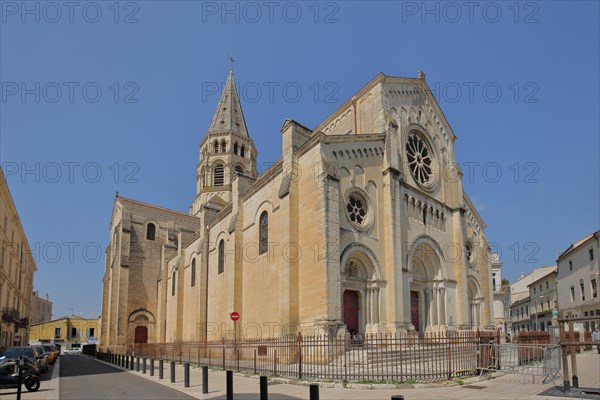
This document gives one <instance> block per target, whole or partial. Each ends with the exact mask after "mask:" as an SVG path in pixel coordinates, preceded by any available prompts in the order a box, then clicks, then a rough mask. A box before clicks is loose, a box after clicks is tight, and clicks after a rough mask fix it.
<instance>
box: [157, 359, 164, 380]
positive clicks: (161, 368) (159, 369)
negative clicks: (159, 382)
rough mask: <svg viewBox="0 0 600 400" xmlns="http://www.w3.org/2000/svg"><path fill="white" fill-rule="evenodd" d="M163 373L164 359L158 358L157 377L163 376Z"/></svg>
mask: <svg viewBox="0 0 600 400" xmlns="http://www.w3.org/2000/svg"><path fill="white" fill-rule="evenodd" d="M164 374H165V368H164V361H163V360H158V379H162V378H164Z"/></svg>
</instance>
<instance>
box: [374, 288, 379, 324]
mask: <svg viewBox="0 0 600 400" xmlns="http://www.w3.org/2000/svg"><path fill="white" fill-rule="evenodd" d="M373 323H374V324H379V287H377V286H375V287H374V288H373Z"/></svg>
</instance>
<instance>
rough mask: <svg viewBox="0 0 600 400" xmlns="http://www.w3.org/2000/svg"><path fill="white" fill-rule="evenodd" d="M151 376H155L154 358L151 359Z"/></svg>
mask: <svg viewBox="0 0 600 400" xmlns="http://www.w3.org/2000/svg"><path fill="white" fill-rule="evenodd" d="M150 376H154V358H151V359H150Z"/></svg>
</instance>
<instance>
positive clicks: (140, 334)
mask: <svg viewBox="0 0 600 400" xmlns="http://www.w3.org/2000/svg"><path fill="white" fill-rule="evenodd" d="M134 343H148V328H147V327H145V326H136V327H135V338H134Z"/></svg>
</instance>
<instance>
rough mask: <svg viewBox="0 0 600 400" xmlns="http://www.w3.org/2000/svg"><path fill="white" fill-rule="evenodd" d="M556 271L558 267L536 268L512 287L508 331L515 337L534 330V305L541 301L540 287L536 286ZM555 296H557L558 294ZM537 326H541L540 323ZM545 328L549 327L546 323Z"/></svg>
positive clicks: (521, 277)
mask: <svg viewBox="0 0 600 400" xmlns="http://www.w3.org/2000/svg"><path fill="white" fill-rule="evenodd" d="M555 271H556V266H544V267H540V268H536V269H534V270H533V271H531V272H530V273H529V274H521V275H520V276H519V278H518V279H517V281H516V282H514V283H512V284H511V285H510V306H509V310H508V315H509V322H508V324H507V325H508V327H507V329H509V330H510V331H511V334H512V335H513V336H517V335H518V332H519V331H529V330H534V325H533V322H535V321H534V319H535V318H534V314H533V312H534V306H535V304H534V303H539V301H540V298H539V297H538V286H535V285H534V284H535V283H536V282H537V281H538V280H540V279H542V278H543V277H546V276H548V275H550V274H552V273H554V272H555ZM538 285H539V284H538ZM553 285H554V287H555V285H556V284H555V283H554V284H553ZM534 288H535V291H534ZM554 295H555V296H556V293H555V294H554ZM546 300H548V299H546ZM538 307H539V308H540V310H541V306H539V305H538ZM537 326H540V325H539V321H538V325H537ZM544 327H547V325H546V323H544Z"/></svg>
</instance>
